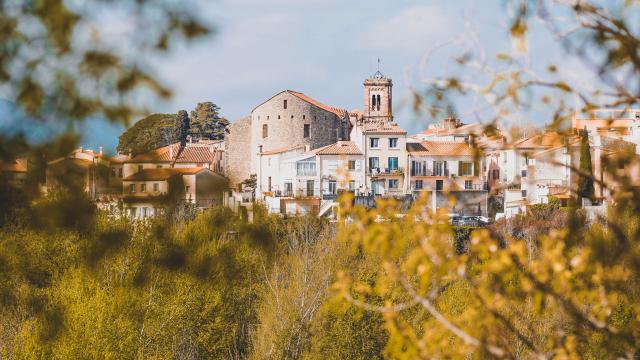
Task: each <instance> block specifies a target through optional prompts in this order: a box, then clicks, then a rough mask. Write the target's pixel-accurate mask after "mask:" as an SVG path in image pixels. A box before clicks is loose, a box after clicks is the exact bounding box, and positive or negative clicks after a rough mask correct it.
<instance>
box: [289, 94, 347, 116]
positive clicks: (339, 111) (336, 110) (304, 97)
mask: <svg viewBox="0 0 640 360" xmlns="http://www.w3.org/2000/svg"><path fill="white" fill-rule="evenodd" d="M287 92H288V93H289V94H291V95H293V96H295V97H297V98H299V99H302V100H304V101H306V102H308V103H309V104H311V105H314V106H317V107H319V108H320V109H322V110H325V111H328V112H332V113H334V114H336V115H338V117H340V118H341V119H342V118H345V117H346V116H347V115H348V113H347V110H345V109H339V108H336V107H333V106H329V105H325V104H323V103H321V102H319V101H318V100H315V99H312V98H310V97H308V96H307V95H305V94H303V93H301V92H297V91H293V90H287Z"/></svg>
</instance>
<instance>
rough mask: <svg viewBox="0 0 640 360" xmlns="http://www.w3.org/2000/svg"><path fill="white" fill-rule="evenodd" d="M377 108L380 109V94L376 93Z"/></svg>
mask: <svg viewBox="0 0 640 360" xmlns="http://www.w3.org/2000/svg"><path fill="white" fill-rule="evenodd" d="M376 98H377V99H376V110H378V111H380V95H379V94H378V95H376Z"/></svg>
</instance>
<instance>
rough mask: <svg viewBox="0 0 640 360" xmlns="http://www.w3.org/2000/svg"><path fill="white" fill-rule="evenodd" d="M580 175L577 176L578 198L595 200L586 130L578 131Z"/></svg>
mask: <svg viewBox="0 0 640 360" xmlns="http://www.w3.org/2000/svg"><path fill="white" fill-rule="evenodd" d="M579 169H580V174H578V176H579V177H578V197H579V198H580V199H582V198H588V199H591V200H593V199H594V198H595V193H596V191H595V188H594V187H593V167H592V165H591V147H590V146H589V135H588V133H587V131H586V130H582V131H580V168H579Z"/></svg>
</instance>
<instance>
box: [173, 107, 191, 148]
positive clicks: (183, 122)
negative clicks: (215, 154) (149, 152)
mask: <svg viewBox="0 0 640 360" xmlns="http://www.w3.org/2000/svg"><path fill="white" fill-rule="evenodd" d="M189 123H190V119H189V115H188V114H187V112H186V111H184V110H180V111H178V115H176V120H175V125H174V128H173V129H174V135H173V139H174V142H180V145H182V146H185V144H186V143H187V136H188V135H189V127H190V124H189Z"/></svg>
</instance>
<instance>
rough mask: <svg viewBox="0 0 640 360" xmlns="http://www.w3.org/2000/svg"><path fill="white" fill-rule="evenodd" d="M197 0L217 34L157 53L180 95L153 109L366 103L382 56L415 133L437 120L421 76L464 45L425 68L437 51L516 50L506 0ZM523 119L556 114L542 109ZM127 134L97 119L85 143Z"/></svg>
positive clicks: (535, 45) (557, 53)
mask: <svg viewBox="0 0 640 360" xmlns="http://www.w3.org/2000/svg"><path fill="white" fill-rule="evenodd" d="M192 1H196V2H199V3H198V4H197V5H199V6H200V11H199V14H200V16H201V18H202V19H203V20H204V21H205V22H207V23H209V24H212V25H214V26H215V28H216V32H215V35H213V36H210V37H207V38H206V39H203V40H198V41H196V42H195V43H190V44H188V45H184V44H181V45H179V46H178V47H177V48H176V49H175V50H174V51H173V52H172V53H170V54H166V55H165V56H163V57H162V58H152V59H149V61H150V62H151V63H152V64H153V65H154V68H155V71H154V74H155V75H156V76H157V77H158V78H159V79H160V80H161V81H162V82H163V83H164V84H166V85H168V86H169V87H170V88H172V89H173V92H174V96H173V97H172V98H171V99H170V100H169V101H165V102H158V103H154V104H152V107H151V108H152V110H153V112H164V113H175V112H177V111H178V110H187V111H190V110H192V109H193V108H194V107H195V106H196V104H197V103H198V102H203V101H212V102H214V103H216V104H217V105H219V106H220V107H221V108H222V110H221V114H222V116H224V117H226V118H228V119H229V120H230V121H232V122H233V121H236V120H237V119H239V118H241V117H243V116H246V115H248V114H250V112H251V110H252V109H253V108H254V107H255V106H256V105H258V104H260V103H262V102H263V101H264V100H266V99H268V98H270V97H271V96H273V95H275V94H276V93H278V92H280V91H282V90H285V89H291V90H296V91H300V92H303V93H305V94H307V95H308V96H310V97H312V98H314V99H316V100H318V101H320V102H323V103H325V104H328V105H331V106H335V107H340V108H346V109H348V110H353V109H361V108H362V103H363V87H362V82H363V80H364V79H365V78H367V77H369V76H371V75H372V74H373V73H374V72H375V71H376V70H377V59H378V58H379V59H380V71H381V72H382V73H383V74H384V75H386V76H387V77H390V78H392V79H393V83H394V87H393V96H394V115H395V120H396V122H398V123H399V124H400V125H401V126H402V127H404V128H405V129H407V130H408V131H409V133H415V132H417V131H420V130H422V129H424V128H426V126H427V125H428V124H429V121H433V120H429V119H427V118H425V117H420V116H416V115H415V114H414V113H413V112H412V111H411V106H410V105H411V101H410V98H409V94H410V92H409V88H410V87H411V86H413V87H415V88H420V84H421V83H420V79H421V78H422V77H425V76H437V75H441V74H443V73H445V72H446V71H448V70H449V67H450V63H451V61H450V59H451V54H456V53H457V54H460V53H462V52H463V51H465V49H464V48H463V46H461V45H460V44H457V45H451V46H449V47H447V48H445V49H444V50H439V51H438V52H437V55H436V56H434V57H429V59H430V61H429V62H428V63H426V64H425V63H424V60H425V58H426V55H428V54H431V53H430V51H431V50H433V49H434V48H435V47H437V46H439V45H440V44H442V43H446V42H448V41H450V40H451V39H452V38H455V37H460V36H468V35H469V34H470V33H473V34H474V35H475V36H476V37H477V41H478V47H479V48H480V49H481V51H483V52H485V53H487V54H494V53H497V52H501V51H511V50H512V48H513V44H512V41H511V39H510V38H509V36H508V35H507V32H508V30H507V29H508V26H509V16H507V14H508V11H507V9H506V8H505V1H503V0H450V1H442V0H422V1H414V0H393V1H390V0H366V1H364V0H192ZM469 26H471V28H469ZM530 41H531V44H530V48H531V49H530V50H532V51H534V52H535V54H536V55H535V56H534V57H533V64H532V66H533V67H540V68H544V67H545V66H546V64H547V61H548V60H549V59H562V56H563V53H562V50H561V49H560V48H559V46H557V45H555V44H554V42H553V41H552V40H551V38H550V37H549V36H548V34H547V35H545V34H544V33H542V32H535V31H534V32H532V34H531V39H530ZM457 105H458V106H459V107H461V108H464V107H465V106H468V105H469V104H464V103H463V104H457ZM462 120H463V121H467V122H470V121H473V119H464V118H463V119H462ZM523 121H530V122H532V123H536V124H540V123H544V122H546V121H548V120H547V119H546V118H545V116H544V115H539V114H538V115H532V116H531V118H528V119H526V120H523ZM122 130H123V127H122V126H121V125H114V124H108V123H104V122H102V121H100V120H95V119H94V120H91V121H88V122H86V123H85V124H84V125H82V127H81V128H80V131H81V132H82V133H83V134H84V138H83V145H85V146H89V147H97V146H105V148H107V149H114V148H115V145H116V144H117V137H118V135H119V134H120V133H121V132H122Z"/></svg>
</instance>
